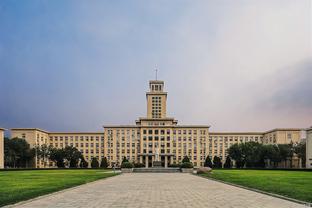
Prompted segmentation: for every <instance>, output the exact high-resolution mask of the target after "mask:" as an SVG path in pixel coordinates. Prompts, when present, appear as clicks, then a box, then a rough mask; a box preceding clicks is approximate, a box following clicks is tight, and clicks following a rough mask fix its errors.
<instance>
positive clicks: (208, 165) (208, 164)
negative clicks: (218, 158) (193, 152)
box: [204, 155, 212, 168]
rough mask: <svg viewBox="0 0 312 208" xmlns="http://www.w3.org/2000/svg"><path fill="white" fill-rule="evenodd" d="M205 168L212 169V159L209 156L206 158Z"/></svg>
mask: <svg viewBox="0 0 312 208" xmlns="http://www.w3.org/2000/svg"><path fill="white" fill-rule="evenodd" d="M204 167H209V168H212V162H211V158H210V156H209V155H208V156H207V157H206V160H205V163H204Z"/></svg>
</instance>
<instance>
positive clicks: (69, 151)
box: [64, 146, 82, 168]
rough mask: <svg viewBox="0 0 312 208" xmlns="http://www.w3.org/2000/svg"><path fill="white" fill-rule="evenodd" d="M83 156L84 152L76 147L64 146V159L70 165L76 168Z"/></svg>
mask: <svg viewBox="0 0 312 208" xmlns="http://www.w3.org/2000/svg"><path fill="white" fill-rule="evenodd" d="M81 157H82V154H81V152H80V151H79V150H78V149H77V148H76V147H72V146H67V147H65V148H64V159H66V160H67V162H68V163H69V167H71V168H76V167H77V166H78V162H79V159H80V158H81Z"/></svg>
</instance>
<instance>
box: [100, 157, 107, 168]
mask: <svg viewBox="0 0 312 208" xmlns="http://www.w3.org/2000/svg"><path fill="white" fill-rule="evenodd" d="M107 167H108V161H107V158H106V157H104V158H102V160H101V168H107Z"/></svg>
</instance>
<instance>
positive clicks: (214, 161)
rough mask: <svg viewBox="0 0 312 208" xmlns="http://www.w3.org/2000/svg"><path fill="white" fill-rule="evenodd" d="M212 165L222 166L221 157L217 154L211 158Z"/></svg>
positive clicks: (215, 166)
mask: <svg viewBox="0 0 312 208" xmlns="http://www.w3.org/2000/svg"><path fill="white" fill-rule="evenodd" d="M213 167H214V168H222V162H221V158H220V157H218V156H214V158H213Z"/></svg>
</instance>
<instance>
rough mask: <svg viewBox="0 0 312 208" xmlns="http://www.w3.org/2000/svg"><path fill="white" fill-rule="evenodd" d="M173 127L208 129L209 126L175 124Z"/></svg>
mask: <svg viewBox="0 0 312 208" xmlns="http://www.w3.org/2000/svg"><path fill="white" fill-rule="evenodd" d="M174 128H207V129H209V128H210V126H207V125H176V126H174Z"/></svg>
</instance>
